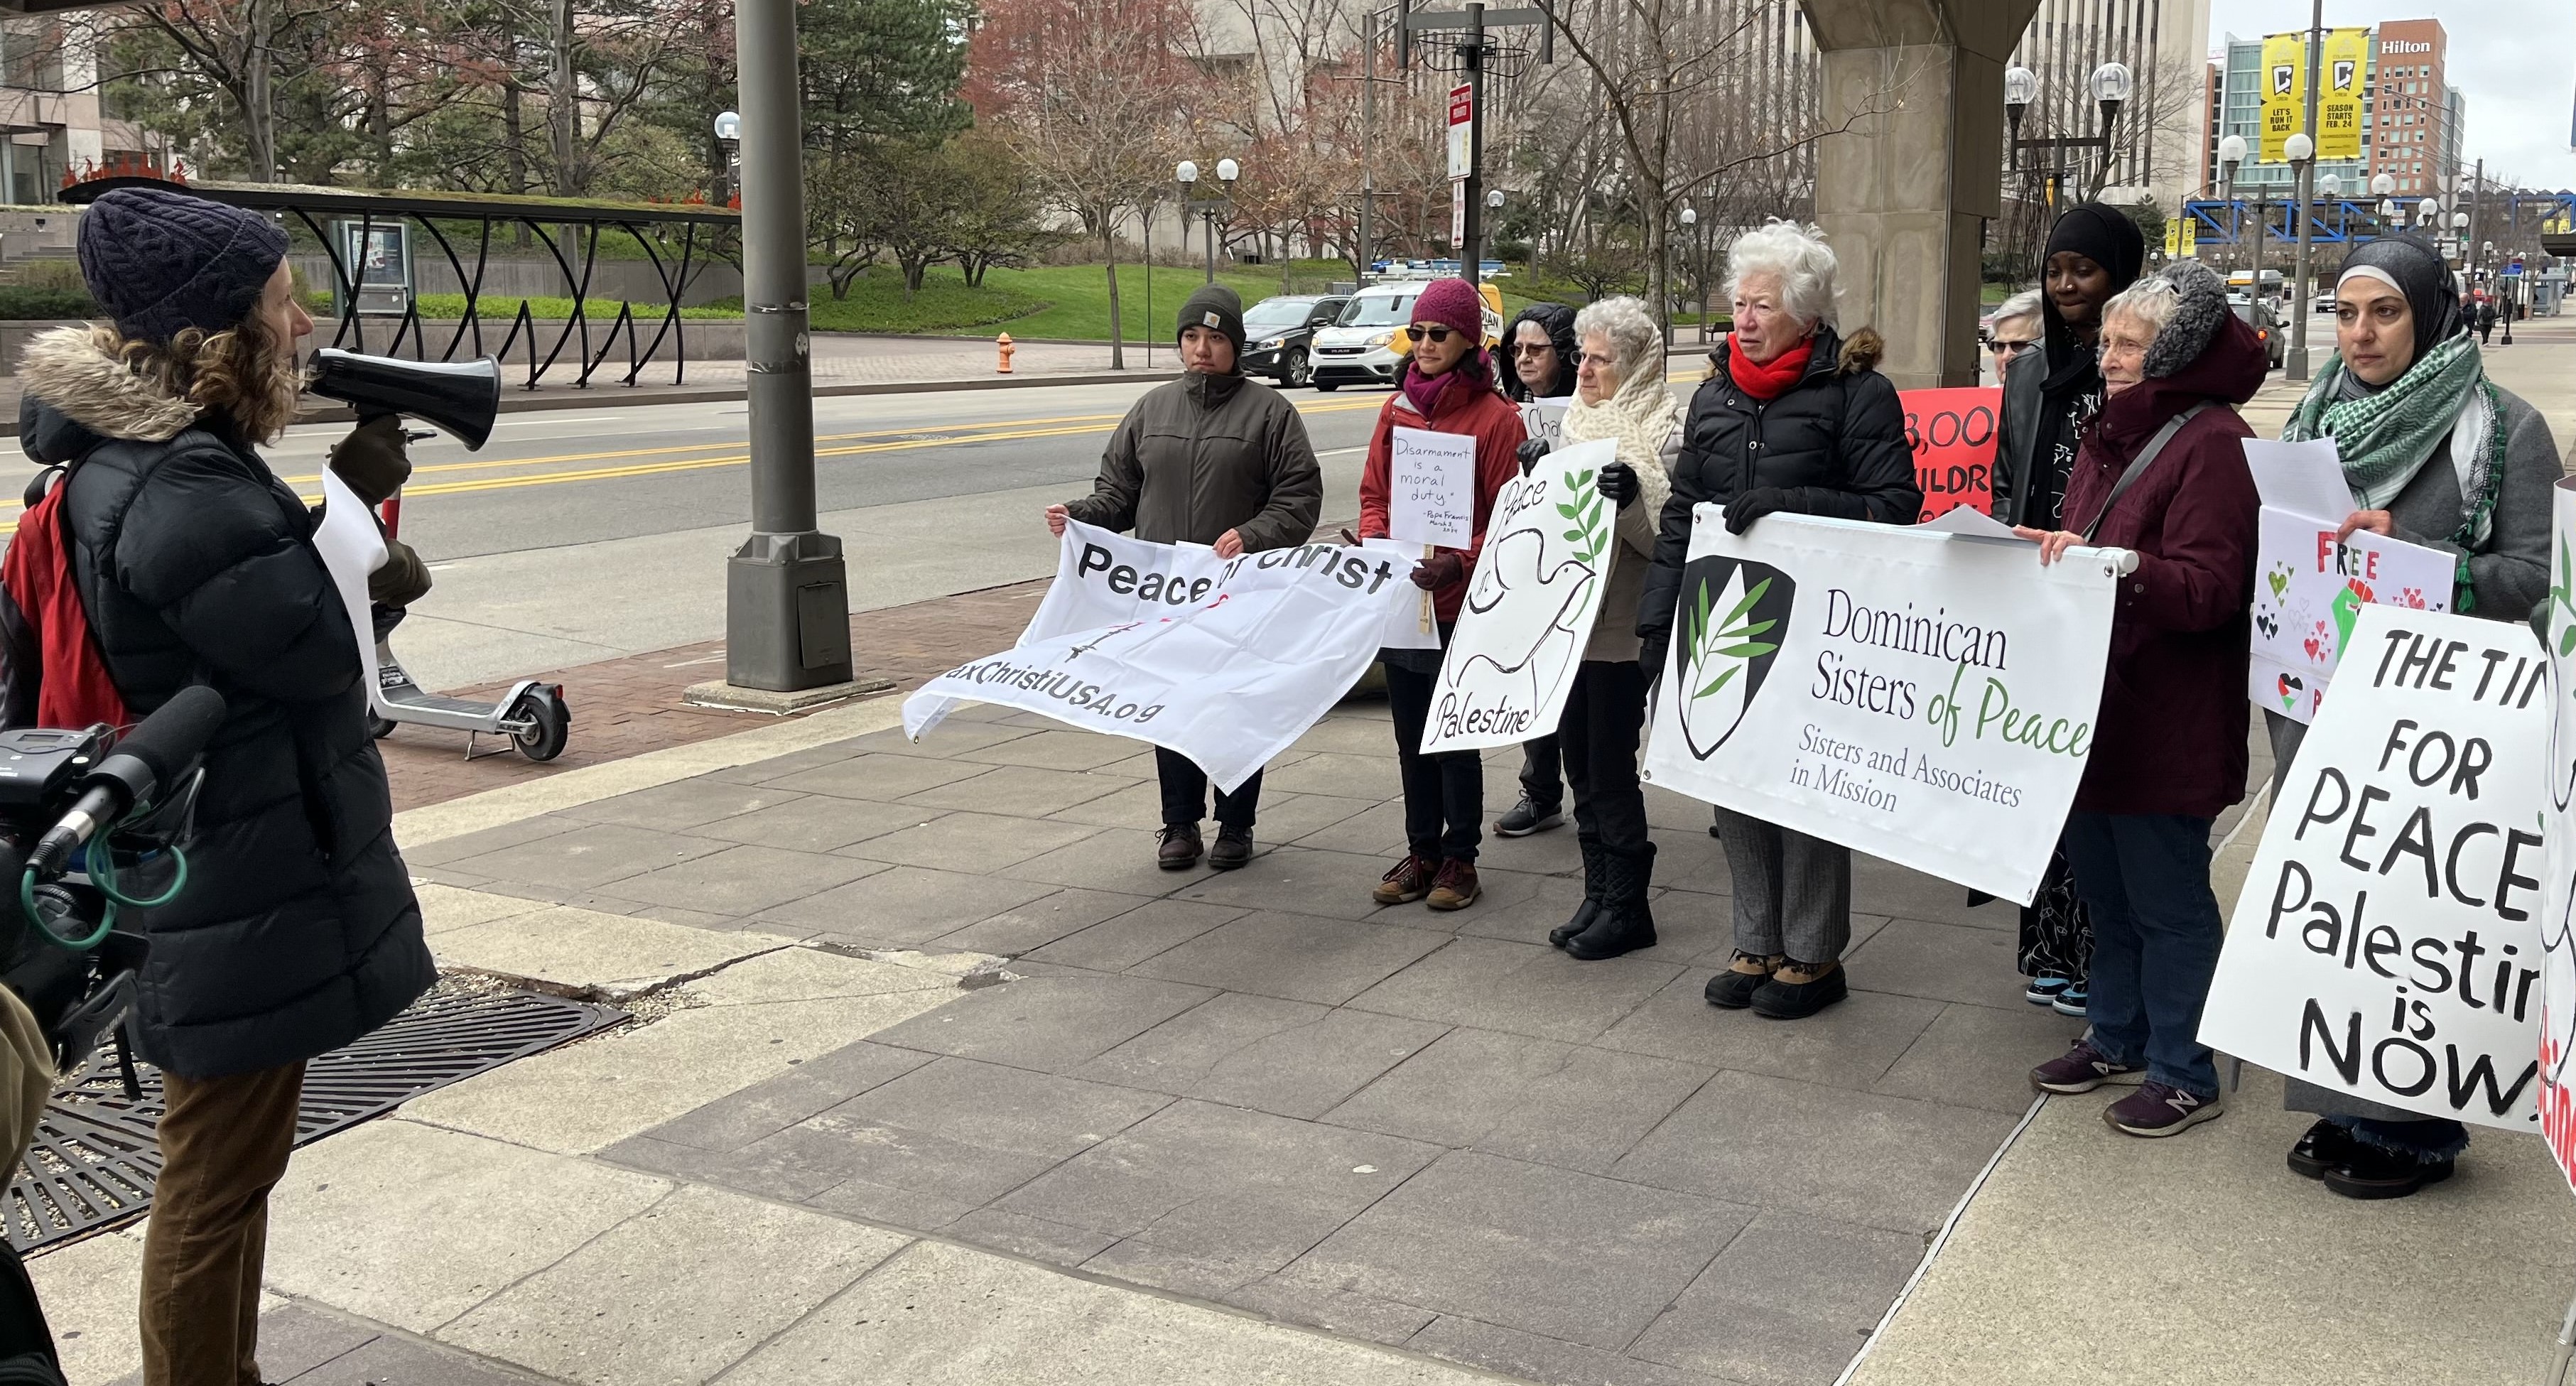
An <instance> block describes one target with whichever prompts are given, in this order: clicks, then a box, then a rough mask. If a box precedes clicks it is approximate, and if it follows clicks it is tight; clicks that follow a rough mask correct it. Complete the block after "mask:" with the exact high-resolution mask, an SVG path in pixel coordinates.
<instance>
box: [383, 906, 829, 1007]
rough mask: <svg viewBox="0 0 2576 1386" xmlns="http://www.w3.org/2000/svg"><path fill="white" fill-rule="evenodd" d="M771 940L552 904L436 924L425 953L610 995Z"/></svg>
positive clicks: (699, 968)
mask: <svg viewBox="0 0 2576 1386" xmlns="http://www.w3.org/2000/svg"><path fill="white" fill-rule="evenodd" d="M460 893H461V892H460ZM523 903H524V902H523ZM779 946H780V945H779V942H778V940H776V939H764V938H759V937H747V936H745V935H742V934H728V933H715V932H711V931H709V930H706V929H692V928H688V927H686V926H685V925H679V924H664V923H661V922H659V921H657V920H651V919H632V918H627V917H624V916H620V915H614V914H603V913H601V912H599V911H597V910H577V909H567V908H564V907H563V906H560V905H558V906H550V907H542V908H537V909H532V910H529V911H527V912H525V913H518V914H510V915H505V916H503V917H501V918H498V919H494V920H491V921H489V922H487V923H482V924H471V925H467V926H465V927H463V928H458V929H451V930H443V931H441V932H440V933H439V934H438V935H437V936H436V942H435V943H434V944H433V945H432V951H433V952H434V953H436V954H437V957H438V961H439V964H440V965H441V966H443V967H463V968H471V969H473V970H475V971H477V972H489V973H492V974H494V975H496V976H502V977H520V978H526V979H528V980H531V981H537V982H543V983H547V984H549V985H551V986H556V987H568V988H576V989H587V990H591V991H596V992H598V993H600V994H601V995H603V996H608V997H615V996H619V995H626V994H632V993H635V992H640V991H646V990H650V989H652V988H654V987H657V986H661V985H664V984H666V983H668V982H670V981H671V980H672V979H674V978H679V977H694V976H698V975H700V974H703V973H706V972H711V971H713V970H715V969H716V968H719V967H722V966H724V965H725V964H727V963H730V962H734V961H737V960H739V959H742V958H745V957H748V956H750V955H752V954H754V953H758V952H763V951H766V950H768V949H772V948H776V947H779Z"/></svg>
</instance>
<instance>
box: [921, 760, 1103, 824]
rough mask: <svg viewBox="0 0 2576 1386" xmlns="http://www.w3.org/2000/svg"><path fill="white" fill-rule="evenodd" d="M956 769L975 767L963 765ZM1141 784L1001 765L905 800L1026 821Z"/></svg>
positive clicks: (1090, 774) (1099, 776)
mask: <svg viewBox="0 0 2576 1386" xmlns="http://www.w3.org/2000/svg"><path fill="white" fill-rule="evenodd" d="M957 768H959V769H968V768H971V767H970V766H968V765H966V764H965V763H963V762H960V763H958V765H957ZM1137 783H1138V781H1136V780H1132V779H1129V778H1128V777H1126V776H1124V775H1101V774H1093V773H1089V772H1085V771H1073V770H1040V769H1034V768H1032V767H1029V766H1025V765H1001V766H989V767H986V768H985V770H984V773H982V774H980V775H974V776H970V777H968V778H965V779H959V780H952V781H950V782H948V783H946V784H943V785H940V786H938V787H937V788H933V789H925V790H921V791H919V792H918V793H913V794H907V795H905V796H904V799H903V801H904V802H905V803H907V804H922V805H926V806H928V807H931V808H947V809H980V810H987V811H989V810H992V809H1002V810H1005V811H1007V812H1011V813H1016V814H1019V815H1021V816H1024V817H1029V818H1043V817H1045V816H1046V815H1047V814H1049V813H1053V812H1054V811H1056V810H1057V809H1061V808H1069V807H1071V806H1073V805H1075V804H1080V803H1088V802H1089V801H1091V800H1093V799H1097V798H1099V797H1100V796H1102V795H1104V794H1114V793H1116V792H1118V791H1119V790H1122V789H1129V788H1132V787H1134V786H1135V785H1136V784H1137Z"/></svg>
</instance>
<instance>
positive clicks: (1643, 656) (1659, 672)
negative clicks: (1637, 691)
mask: <svg viewBox="0 0 2576 1386" xmlns="http://www.w3.org/2000/svg"><path fill="white" fill-rule="evenodd" d="M1672 645H1673V632H1672V628H1671V627H1669V626H1667V627H1665V628H1664V629H1662V630H1649V631H1640V632H1638V634H1637V667H1638V668H1639V669H1642V670H1643V671H1645V675H1646V685H1647V686H1648V687H1650V688H1651V687H1653V686H1654V683H1655V680H1657V679H1659V678H1662V677H1663V674H1664V656H1665V654H1666V653H1667V652H1668V651H1670V650H1671V649H1672Z"/></svg>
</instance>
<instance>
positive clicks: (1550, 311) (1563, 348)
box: [1494, 303, 1582, 404]
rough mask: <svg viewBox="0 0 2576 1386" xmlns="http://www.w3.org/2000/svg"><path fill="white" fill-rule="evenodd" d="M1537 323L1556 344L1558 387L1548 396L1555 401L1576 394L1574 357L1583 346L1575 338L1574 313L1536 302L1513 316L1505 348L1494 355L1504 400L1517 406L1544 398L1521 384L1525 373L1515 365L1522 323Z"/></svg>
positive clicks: (1507, 327)
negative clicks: (1515, 344)
mask: <svg viewBox="0 0 2576 1386" xmlns="http://www.w3.org/2000/svg"><path fill="white" fill-rule="evenodd" d="M1525 322H1534V323H1537V324H1538V330H1539V331H1541V332H1544V333H1546V334H1547V339H1548V340H1549V341H1551V342H1554V343H1555V344H1556V361H1557V378H1556V388H1555V389H1553V390H1550V391H1548V392H1547V394H1546V396H1545V397H1546V398H1550V399H1554V398H1558V397H1562V396H1565V395H1570V394H1573V393H1574V354H1575V352H1576V350H1577V349H1579V348H1580V346H1581V345H1582V344H1581V343H1579V342H1577V341H1576V340H1575V338H1574V310H1573V309H1571V308H1568V307H1566V306H1565V305H1564V304H1562V303H1533V304H1531V305H1530V306H1528V307H1527V308H1523V309H1522V310H1520V311H1519V312H1518V313H1515V314H1513V315H1512V320H1511V321H1510V322H1509V323H1507V324H1505V325H1504V327H1503V345H1502V347H1501V349H1499V350H1497V351H1496V352H1495V353H1494V356H1495V361H1494V369H1495V373H1496V374H1498V375H1500V376H1502V378H1503V398H1505V399H1508V400H1510V401H1512V402H1513V403H1515V404H1520V403H1524V402H1526V401H1528V400H1531V399H1536V398H1540V397H1541V396H1539V395H1537V394H1536V393H1534V392H1533V391H1531V389H1530V387H1529V386H1527V385H1524V384H1522V383H1521V373H1520V371H1519V370H1517V369H1515V368H1514V366H1513V360H1514V357H1513V355H1512V343H1514V342H1516V341H1519V340H1520V335H1521V324H1522V323H1525Z"/></svg>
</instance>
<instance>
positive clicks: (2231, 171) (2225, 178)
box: [2218, 135, 2263, 299]
mask: <svg viewBox="0 0 2576 1386" xmlns="http://www.w3.org/2000/svg"><path fill="white" fill-rule="evenodd" d="M2244 162H2245V137H2244V136H2243V135H2229V136H2227V137H2226V138H2224V139H2222V140H2220V141H2219V142H2218V200H2219V201H2221V202H2224V203H2226V204H2227V231H2228V238H2229V239H2230V240H2233V241H2234V242H2235V243H2236V248H2235V249H2234V250H2233V251H2232V252H2230V254H2231V257H2234V256H2242V255H2243V254H2244V253H2245V217H2244V215H2243V214H2242V213H2240V212H2239V211H2237V209H2236V168H2237V165H2239V164H2242V163H2244ZM2250 297H2252V298H2255V299H2260V298H2262V297H2263V269H2262V267H2261V266H2259V265H2258V266H2256V267H2255V269H2254V292H2253V293H2252V294H2251V295H2250Z"/></svg>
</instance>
